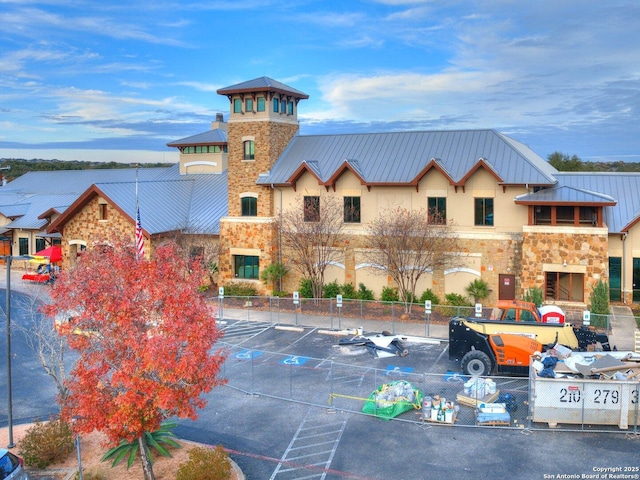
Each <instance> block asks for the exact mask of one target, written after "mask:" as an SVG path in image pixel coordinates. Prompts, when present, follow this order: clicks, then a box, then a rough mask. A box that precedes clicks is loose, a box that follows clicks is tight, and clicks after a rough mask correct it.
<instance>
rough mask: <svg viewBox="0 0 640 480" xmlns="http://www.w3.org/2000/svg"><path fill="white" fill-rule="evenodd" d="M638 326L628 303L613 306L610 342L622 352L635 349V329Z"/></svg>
mask: <svg viewBox="0 0 640 480" xmlns="http://www.w3.org/2000/svg"><path fill="white" fill-rule="evenodd" d="M637 328H638V326H637V324H636V320H635V317H634V316H633V312H632V311H631V308H629V307H628V306H626V305H619V306H618V305H616V306H612V307H611V333H609V344H610V345H611V348H613V347H616V348H617V349H618V350H619V351H621V352H626V351H631V352H632V351H633V349H634V347H635V331H636V330H637Z"/></svg>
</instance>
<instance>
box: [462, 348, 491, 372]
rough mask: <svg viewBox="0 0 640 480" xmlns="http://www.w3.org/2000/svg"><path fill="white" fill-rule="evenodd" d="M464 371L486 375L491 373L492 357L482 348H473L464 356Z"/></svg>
mask: <svg viewBox="0 0 640 480" xmlns="http://www.w3.org/2000/svg"><path fill="white" fill-rule="evenodd" d="M461 366H462V371H463V372H464V373H465V375H471V376H476V377H485V376H487V375H489V374H490V373H491V359H490V358H489V356H488V355H487V354H486V353H484V352H481V351H480V350H471V351H470V352H467V353H466V354H465V356H464V357H462V362H461Z"/></svg>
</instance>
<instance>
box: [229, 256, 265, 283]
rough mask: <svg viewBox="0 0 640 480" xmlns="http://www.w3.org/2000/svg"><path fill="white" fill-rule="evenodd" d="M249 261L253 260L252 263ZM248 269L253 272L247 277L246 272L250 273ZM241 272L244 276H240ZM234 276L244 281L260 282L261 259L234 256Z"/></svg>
mask: <svg viewBox="0 0 640 480" xmlns="http://www.w3.org/2000/svg"><path fill="white" fill-rule="evenodd" d="M247 259H251V261H250V262H247ZM254 262H255V263H254ZM247 263H249V264H247ZM248 269H250V270H251V274H250V275H246V272H247V271H248ZM240 272H242V274H243V275H242V276H241V275H240ZM233 275H234V277H235V278H241V279H243V280H259V279H260V257H259V256H257V255H234V256H233Z"/></svg>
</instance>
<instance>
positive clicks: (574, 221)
mask: <svg viewBox="0 0 640 480" xmlns="http://www.w3.org/2000/svg"><path fill="white" fill-rule="evenodd" d="M530 208H532V209H533V224H534V225H572V226H576V227H578V226H602V225H601V222H602V219H601V213H600V212H601V211H602V207H586V206H582V207H579V206H572V205H557V206H556V205H535V206H532V207H530Z"/></svg>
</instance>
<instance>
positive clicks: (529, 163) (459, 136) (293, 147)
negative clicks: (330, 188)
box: [258, 130, 556, 185]
mask: <svg viewBox="0 0 640 480" xmlns="http://www.w3.org/2000/svg"><path fill="white" fill-rule="evenodd" d="M432 159H435V160H436V162H437V163H438V164H439V165H442V166H443V167H444V169H445V171H446V172H448V173H449V174H450V175H451V177H452V179H453V181H454V182H459V181H460V180H461V179H463V178H464V176H465V175H467V174H468V172H469V171H470V170H472V169H473V168H474V167H475V166H476V165H477V164H478V162H479V161H480V160H481V159H482V160H484V162H485V163H486V164H487V166H488V167H489V168H490V169H491V170H493V171H494V172H495V173H496V174H497V175H498V176H499V177H500V178H501V179H502V183H503V184H507V185H508V184H515V185H524V184H529V185H553V184H555V183H556V179H555V178H554V176H553V174H554V173H555V169H554V168H553V167H552V166H550V165H549V164H548V162H546V161H545V160H543V159H542V158H540V157H539V156H538V155H536V154H535V153H534V152H533V151H531V150H530V149H528V148H527V147H525V146H524V145H522V144H520V143H518V142H515V141H507V137H505V136H504V135H502V134H499V133H497V132H496V131H494V130H457V131H455V130H454V131H435V132H430V131H426V132H391V133H364V134H341V135H309V136H302V135H298V136H296V137H294V138H293V140H292V141H291V142H290V143H289V145H288V146H287V148H286V149H285V150H284V152H283V153H282V155H281V156H280V158H279V159H278V160H277V162H276V163H275V165H274V166H273V168H272V169H271V171H270V172H268V173H267V174H265V175H260V178H259V179H258V184H261V185H269V184H287V183H288V181H289V179H290V178H291V176H292V174H293V173H294V172H295V171H296V170H297V169H298V168H299V167H300V165H301V163H302V162H303V161H305V162H307V163H308V164H309V165H311V162H316V164H317V168H314V172H316V173H318V172H321V174H322V176H321V177H320V179H321V181H323V182H326V181H327V180H328V179H329V178H331V176H332V175H333V174H334V173H335V172H336V170H337V169H339V168H340V167H341V166H342V165H343V164H344V162H345V161H348V162H350V163H352V164H354V165H357V166H358V172H359V173H360V174H361V176H362V178H363V179H364V181H365V182H366V183H368V184H387V183H395V184H403V183H407V184H408V183H410V182H411V181H413V180H414V179H415V178H416V176H417V175H418V174H419V173H420V171H421V170H422V169H423V168H424V167H425V166H426V165H427V164H428V163H429V162H431V160H432Z"/></svg>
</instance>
